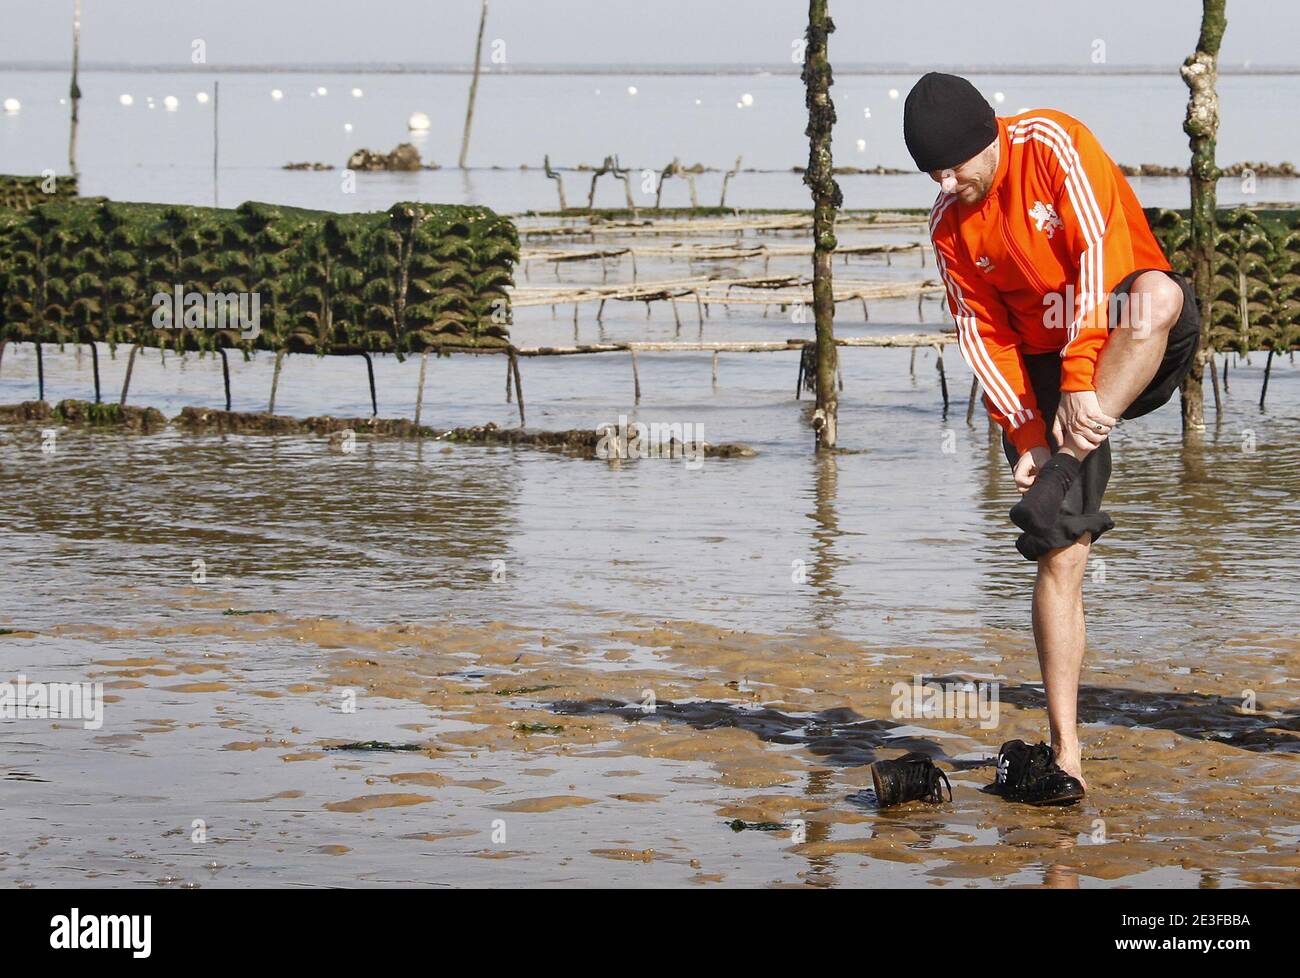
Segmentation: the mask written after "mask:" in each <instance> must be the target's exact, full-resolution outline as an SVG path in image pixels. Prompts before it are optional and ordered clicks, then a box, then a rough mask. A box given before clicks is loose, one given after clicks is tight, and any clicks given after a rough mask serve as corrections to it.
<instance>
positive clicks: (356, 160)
mask: <svg viewBox="0 0 1300 978" xmlns="http://www.w3.org/2000/svg"><path fill="white" fill-rule="evenodd" d="M423 166H424V163H423V162H422V161H421V159H420V151H419V150H418V149H416V148H415V147H414V146H412V145H411V144H410V143H401V144H399V145H398V146H397V148H396V149H394V150H393V151H392V152H391V153H388V154H384V153H376V152H374V151H373V150H369V149H359V150H357V151H356V152H355V153H353V154H352V155H351V156H350V157H348V169H349V170H418V169H420V168H421V167H423Z"/></svg>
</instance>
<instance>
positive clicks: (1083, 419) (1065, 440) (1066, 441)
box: [1052, 391, 1119, 452]
mask: <svg viewBox="0 0 1300 978" xmlns="http://www.w3.org/2000/svg"><path fill="white" fill-rule="evenodd" d="M1118 423H1119V422H1118V421H1116V420H1115V419H1114V418H1112V417H1111V416H1110V415H1109V414H1103V413H1102V410H1101V405H1100V404H1098V403H1097V392H1096V391H1062V392H1061V406H1060V407H1058V408H1057V409H1056V420H1055V421H1054V422H1053V423H1052V435H1053V437H1055V438H1056V443H1057V444H1058V445H1060V446H1061V447H1062V448H1074V449H1080V450H1082V451H1085V452H1090V451H1092V450H1093V449H1094V448H1097V447H1099V446H1100V445H1101V443H1102V442H1104V441H1105V440H1106V438H1107V437H1108V436H1109V435H1110V429H1111V428H1113V427H1115V425H1116V424H1118Z"/></svg>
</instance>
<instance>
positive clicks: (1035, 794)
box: [989, 740, 1083, 805]
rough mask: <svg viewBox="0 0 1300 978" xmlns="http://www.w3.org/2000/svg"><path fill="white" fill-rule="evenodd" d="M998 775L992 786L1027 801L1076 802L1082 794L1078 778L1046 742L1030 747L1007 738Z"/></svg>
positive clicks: (1011, 797)
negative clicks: (1057, 761)
mask: <svg viewBox="0 0 1300 978" xmlns="http://www.w3.org/2000/svg"><path fill="white" fill-rule="evenodd" d="M997 771H998V773H997V778H996V780H994V782H993V784H992V785H990V787H989V790H990V791H991V792H993V793H994V794H996V795H1001V796H1002V797H1003V798H1005V799H1007V800H1008V801H1019V802H1023V803H1024V804H1026V805H1073V804H1074V803H1075V802H1077V801H1078V800H1079V799H1080V798H1082V797H1083V785H1082V784H1081V783H1080V782H1079V779H1078V778H1075V777H1072V776H1071V775H1069V774H1066V773H1065V772H1064V771H1062V770H1061V766H1060V765H1059V764H1057V763H1056V754H1055V753H1054V752H1053V751H1052V748H1051V747H1049V746H1048V745H1047V744H1041V743H1040V744H1035V745H1034V746H1033V747H1030V746H1029V745H1028V744H1026V743H1025V742H1024V741H1023V740H1008V741H1007V742H1006V743H1005V744H1003V745H1002V749H1001V750H1000V751H998V768H997Z"/></svg>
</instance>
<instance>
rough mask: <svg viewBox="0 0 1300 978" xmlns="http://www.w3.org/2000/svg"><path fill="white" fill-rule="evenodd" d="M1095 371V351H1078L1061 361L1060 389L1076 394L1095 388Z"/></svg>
mask: <svg viewBox="0 0 1300 978" xmlns="http://www.w3.org/2000/svg"><path fill="white" fill-rule="evenodd" d="M1096 372H1097V351H1095V350H1088V351H1082V350H1081V351H1079V352H1078V353H1072V354H1070V355H1069V356H1068V357H1066V358H1065V359H1064V360H1063V361H1061V391H1062V392H1064V393H1069V394H1077V393H1078V392H1079V391H1090V390H1096V386H1095V384H1094V382H1093V379H1094V375H1095V374H1096Z"/></svg>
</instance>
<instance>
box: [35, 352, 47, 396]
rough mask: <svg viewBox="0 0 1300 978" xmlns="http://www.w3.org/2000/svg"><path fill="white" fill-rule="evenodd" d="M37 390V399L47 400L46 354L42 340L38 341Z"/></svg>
mask: <svg viewBox="0 0 1300 978" xmlns="http://www.w3.org/2000/svg"><path fill="white" fill-rule="evenodd" d="M36 392H37V395H38V396H37V398H36V399H37V400H38V401H43V400H45V355H44V353H43V352H42V351H41V341H40V340H37V341H36Z"/></svg>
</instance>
